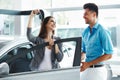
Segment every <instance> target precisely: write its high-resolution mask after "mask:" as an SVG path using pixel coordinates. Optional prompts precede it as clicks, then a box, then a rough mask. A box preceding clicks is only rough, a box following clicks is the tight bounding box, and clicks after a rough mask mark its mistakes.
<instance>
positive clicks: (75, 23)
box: [53, 6, 120, 60]
mask: <svg viewBox="0 0 120 80" xmlns="http://www.w3.org/2000/svg"><path fill="white" fill-rule="evenodd" d="M111 7H112V6H111ZM119 14H120V9H100V10H99V17H98V22H99V23H100V24H101V25H103V26H104V27H105V28H106V29H108V30H109V31H110V33H111V39H112V42H113V46H114V52H113V58H112V60H113V59H115V60H116V59H117V58H116V57H120V50H119V49H120V37H119V32H120V23H119V19H120V16H119ZM53 16H54V17H55V18H56V22H57V32H56V35H57V36H59V37H61V38H68V37H79V36H81V33H82V32H83V30H84V28H86V27H87V26H88V25H86V24H85V22H84V19H83V11H82V10H80V11H78V10H75V11H58V12H53Z"/></svg>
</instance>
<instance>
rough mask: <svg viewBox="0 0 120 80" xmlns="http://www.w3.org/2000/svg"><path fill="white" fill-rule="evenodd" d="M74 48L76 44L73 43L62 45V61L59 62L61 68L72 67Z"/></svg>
mask: <svg viewBox="0 0 120 80" xmlns="http://www.w3.org/2000/svg"><path fill="white" fill-rule="evenodd" d="M75 46H76V44H75V42H73V41H72V42H64V43H63V47H62V51H63V54H64V57H63V59H62V61H61V62H60V66H61V68H69V67H73V59H74V53H75Z"/></svg>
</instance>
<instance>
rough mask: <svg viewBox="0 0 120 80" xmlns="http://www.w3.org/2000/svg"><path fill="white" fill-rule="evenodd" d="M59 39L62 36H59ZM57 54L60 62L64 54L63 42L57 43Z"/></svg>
mask: <svg viewBox="0 0 120 80" xmlns="http://www.w3.org/2000/svg"><path fill="white" fill-rule="evenodd" d="M59 39H60V38H58V39H57V40H59ZM55 54H56V58H57V61H58V62H60V61H61V60H62V59H63V56H64V55H63V52H62V43H59V44H55Z"/></svg>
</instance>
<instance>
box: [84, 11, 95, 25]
mask: <svg viewBox="0 0 120 80" xmlns="http://www.w3.org/2000/svg"><path fill="white" fill-rule="evenodd" d="M95 15H96V13H95V12H93V11H90V10H89V9H85V11H84V15H83V18H84V19H85V23H86V24H91V23H92V22H93V21H94V20H95Z"/></svg>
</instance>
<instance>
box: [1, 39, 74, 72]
mask: <svg viewBox="0 0 120 80" xmlns="http://www.w3.org/2000/svg"><path fill="white" fill-rule="evenodd" d="M31 47H33V44H32V43H31V42H29V41H28V40H27V39H26V38H18V39H15V40H7V41H1V42H0V63H2V62H7V63H8V65H9V66H10V73H18V72H26V71H30V69H29V64H30V62H31V59H32V58H33V56H34V55H33V52H29V53H27V54H26V55H22V57H20V58H19V59H18V58H17V59H12V58H13V57H14V56H16V55H19V54H24V50H25V49H29V48H31ZM62 50H63V54H64V57H63V60H62V61H61V62H60V66H61V68H68V67H73V60H74V53H75V47H73V46H71V45H69V44H64V43H63V49H62ZM13 65H14V66H13ZM16 67H17V68H16Z"/></svg>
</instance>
